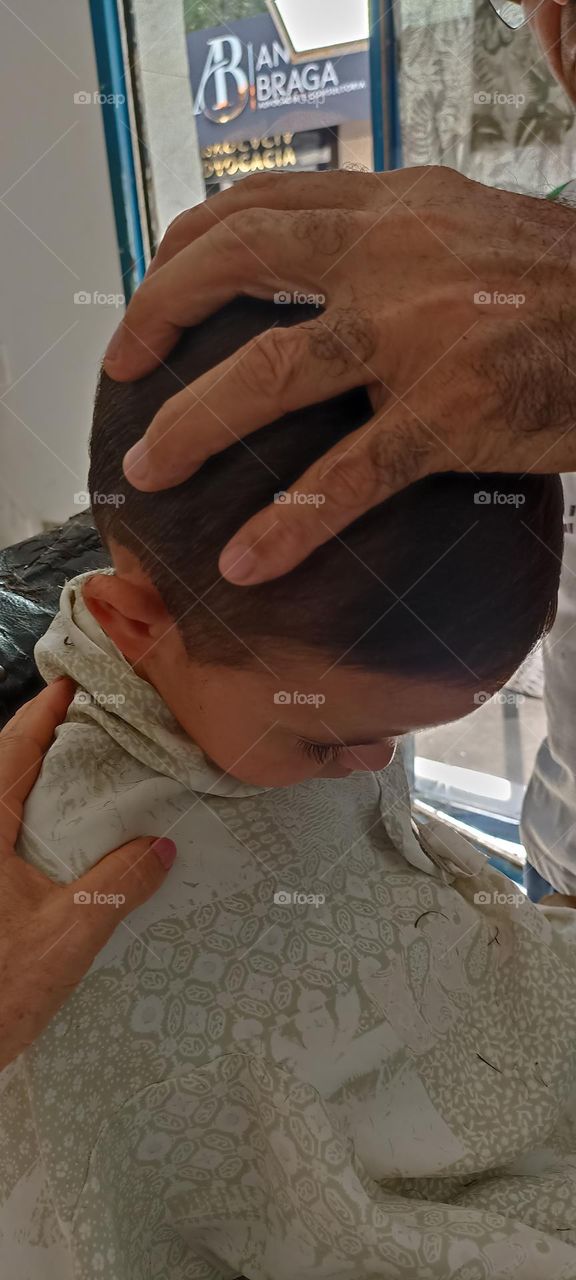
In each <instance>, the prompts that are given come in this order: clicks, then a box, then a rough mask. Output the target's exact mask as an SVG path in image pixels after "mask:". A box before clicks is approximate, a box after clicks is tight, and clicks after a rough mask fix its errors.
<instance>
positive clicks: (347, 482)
mask: <svg viewBox="0 0 576 1280" xmlns="http://www.w3.org/2000/svg"><path fill="white" fill-rule="evenodd" d="M534 2H536V0H534ZM536 7H537V9H538V10H540V9H542V7H543V6H542V4H541V3H540V4H538V5H537V6H536ZM548 8H550V6H548ZM553 8H554V10H555V11H557V10H558V6H556V5H555V6H553ZM487 226H489V227H490V226H492V227H497V229H498V253H497V254H495V253H494V250H493V243H492V239H491V237H488V238H487V237H486V227H487ZM574 231H575V225H574V215H573V212H572V211H571V210H566V209H563V208H562V207H561V206H560V205H552V204H546V203H545V202H543V201H541V200H539V199H534V198H531V197H528V196H524V195H518V194H517V193H513V192H507V191H500V190H495V189H490V188H487V187H484V186H482V185H481V184H479V183H475V182H471V181H470V180H469V179H467V178H465V177H464V176H463V175H462V174H459V173H456V172H454V171H453V170H450V169H448V168H445V167H442V168H433V167H432V168H431V167H428V168H415V169H408V170H397V171H396V172H391V173H385V174H371V173H358V172H354V173H350V172H347V171H342V172H329V173H320V174H283V175H274V174H268V175H257V176H256V177H253V178H250V179H247V180H246V181H244V182H241V183H238V184H236V185H235V186H234V187H233V188H231V189H230V190H228V191H225V192H221V193H220V194H219V195H217V196H215V197H212V198H211V199H210V200H209V201H208V202H207V203H205V204H203V205H200V206H197V207H196V208H194V209H190V210H188V211H186V213H184V214H182V215H181V216H180V217H179V218H178V219H176V222H175V223H174V224H173V225H172V227H171V228H169V230H168V232H167V234H166V236H165V239H164V241H163V243H162V245H161V247H160V249H159V252H158V255H157V259H156V261H155V263H154V264H153V266H152V268H151V270H150V271H149V273H148V275H147V278H146V280H145V281H144V283H143V284H142V285H141V287H140V289H139V290H138V291H137V293H136V294H135V296H134V298H133V299H132V301H131V303H130V305H129V307H128V310H127V314H126V317H125V320H124V322H123V324H122V325H121V327H120V329H119V331H118V332H117V335H116V336H115V340H114V344H113V345H111V347H110V349H109V351H108V353H107V357H106V363H105V368H106V370H107V372H108V373H109V374H110V375H111V376H112V377H116V378H121V379H130V378H137V377H140V376H142V374H144V373H147V372H149V371H150V370H151V369H153V368H154V367H155V366H156V365H157V364H158V362H159V361H160V360H161V359H165V358H166V357H167V354H168V352H169V351H170V350H171V348H172V347H173V345H174V343H175V341H176V339H177V337H178V335H179V334H180V332H181V330H182V328H183V327H184V326H187V325H192V324H197V323H198V322H199V321H201V320H203V319H204V318H205V317H206V316H207V315H208V314H209V313H210V312H212V311H213V310H214V309H215V308H217V307H219V306H221V305H222V304H223V303H224V302H225V301H226V300H227V299H229V298H231V297H233V296H234V295H237V294H241V293H243V294H248V295H250V294H252V295H254V296H259V297H268V298H272V297H273V296H274V295H279V296H281V298H282V299H284V298H285V297H286V295H289V296H294V290H297V291H298V293H299V295H302V294H305V295H307V296H310V295H314V296H316V297H317V298H318V299H322V300H323V304H322V305H323V307H324V310H323V312H322V313H319V315H318V318H317V319H316V320H315V321H314V322H313V323H311V324H310V323H307V324H303V325H300V326H299V327H298V328H295V329H292V330H272V331H271V332H269V333H268V334H264V335H262V336H261V337H260V338H258V340H257V341H252V342H249V343H248V344H247V345H246V346H244V347H243V348H242V350H241V351H240V352H239V353H238V354H236V355H235V356H234V358H228V359H225V360H224V361H223V362H221V363H220V364H219V365H218V366H217V367H216V368H215V369H212V370H210V371H209V372H205V373H204V374H203V375H202V376H201V377H197V378H196V379H195V380H194V381H193V382H192V383H191V387H190V389H186V390H184V389H183V388H181V389H180V391H179V393H178V394H177V395H176V396H173V397H172V398H171V399H170V400H168V402H167V404H166V405H165V406H163V407H162V408H161V410H160V411H159V412H158V414H157V416H156V418H155V420H154V422H153V423H151V424H150V426H149V427H148V430H147V431H146V433H145V437H144V441H143V442H140V444H138V446H137V449H136V450H135V451H134V450H131V452H130V455H129V457H128V458H127V460H126V466H127V468H128V470H127V474H128V475H129V477H130V479H131V481H132V483H134V484H135V485H137V486H138V487H140V488H142V489H144V490H146V489H147V490H150V491H152V490H155V489H159V488H163V487H166V486H169V485H174V484H177V483H179V482H180V481H182V480H183V479H185V478H186V477H187V476H189V475H190V474H191V473H192V472H193V471H194V470H195V469H197V468H198V467H199V466H200V465H201V464H202V463H203V461H204V460H205V459H206V458H209V457H210V456H211V455H212V454H214V453H216V452H219V451H220V450H222V449H226V448H227V446H228V445H229V444H230V443H231V441H234V440H238V439H241V438H244V437H246V436H247V435H249V434H250V432H253V431H254V430H255V429H256V428H258V427H260V426H262V424H264V423H268V422H270V421H272V420H273V419H274V418H276V417H278V416H279V414H280V413H282V412H286V411H288V410H294V409H298V408H300V407H302V406H304V405H309V404H310V403H317V402H318V401H319V400H325V399H328V398H330V397H332V396H334V395H336V394H338V393H341V392H344V391H346V390H347V389H349V388H350V387H357V386H360V385H367V386H371V387H372V388H373V390H374V397H375V405H376V408H377V412H376V413H375V414H373V415H372V417H371V419H370V421H369V422H368V423H367V424H365V426H364V427H363V428H362V430H361V431H357V432H356V433H355V434H351V436H350V438H349V440H348V441H346V442H345V444H344V445H341V446H338V447H337V448H336V449H334V450H332V451H331V452H329V453H328V454H327V456H326V457H325V458H324V459H322V460H321V461H319V462H318V463H317V464H315V466H314V468H312V469H310V470H308V471H304V472H302V473H301V477H300V480H299V481H298V484H297V488H298V490H299V491H300V492H302V493H307V494H310V495H313V494H317V493H320V494H321V495H322V498H323V510H322V512H320V511H319V509H318V507H317V506H316V505H315V504H314V503H312V502H311V503H310V504H308V505H302V506H296V505H294V504H291V505H289V506H286V508H285V509H284V510H282V511H281V512H278V511H275V510H274V509H273V508H271V507H268V508H267V509H265V510H263V511H261V512H260V513H259V514H255V515H254V516H253V518H252V519H251V520H249V521H248V522H245V523H244V525H243V527H242V529H241V530H240V533H237V534H236V536H235V537H234V538H233V539H232V541H231V545H230V546H229V548H228V551H227V554H226V556H223V558H222V560H221V570H222V572H223V573H225V574H226V576H228V577H229V579H230V580H231V581H235V582H238V583H240V584H243V585H245V584H253V583H257V582H262V581H265V580H268V579H270V578H273V577H275V576H276V575H278V574H281V573H285V572H287V571H288V570H289V569H291V568H292V567H293V566H294V565H297V564H298V563H299V562H300V561H301V560H302V559H304V558H305V557H306V556H307V555H309V554H310V552H311V551H312V550H313V549H315V548H316V547H318V546H320V545H321V544H322V543H324V542H326V541H327V540H328V539H330V538H331V537H333V535H334V534H335V533H338V532H339V531H341V530H342V529H344V528H346V527H347V526H348V525H349V523H350V522H351V521H353V520H354V519H355V518H356V517H357V516H358V515H360V514H361V513H363V512H365V511H367V510H370V509H371V508H372V507H373V506H374V505H376V504H377V503H380V502H382V501H383V500H384V499H385V498H387V497H388V496H389V495H390V494H393V493H395V492H397V491H398V490H399V489H401V488H402V487H403V486H405V485H407V484H411V483H412V482H414V481H415V480H417V479H419V478H420V477H422V476H425V475H428V474H432V473H435V472H438V471H443V470H447V469H448V468H450V469H451V470H456V471H462V472H466V471H470V470H472V471H482V472H486V471H497V470H499V469H500V468H501V467H502V465H503V464H504V465H505V468H506V470H507V471H509V472H514V471H517V472H520V473H523V472H526V471H528V470H532V471H544V470H546V471H547V472H549V471H562V470H566V471H569V470H574V469H575V467H576V443H575V442H576V436H575V434H574V433H573V432H571V431H570V430H568V429H567V428H568V427H569V425H570V423H571V421H572V400H573V385H572V375H571V368H572V365H573V364H574V355H575V353H574V351H573V350H572V346H573V345H574V343H575V338H574V335H573V333H572V331H571V330H567V326H566V324H565V323H564V320H563V317H564V316H565V315H570V314H571V307H572V301H573V297H574V293H575V292H576V257H575V255H574V254H573V252H571V251H570V250H571V241H570V237H572V236H573V234H574ZM573 277H574V278H573ZM519 281H521V282H522V284H521V285H520V286H519V285H518V282H519ZM519 288H520V289H521V292H519V291H518V290H519ZM503 290H504V292H505V293H506V294H513V295H514V296H517V297H518V298H519V299H521V304H520V302H518V305H517V307H516V309H515V310H512V311H511V308H510V307H503V306H498V305H492V300H493V299H494V300H497V299H498V298H500V297H501V294H502V291H503ZM278 310H279V311H280V310H281V308H280V307H279V308H278ZM504 325H505V336H504V328H503V326H504ZM571 344H572V345H571ZM550 406H553V409H554V415H553V418H551V414H550ZM239 523H240V522H239Z"/></svg>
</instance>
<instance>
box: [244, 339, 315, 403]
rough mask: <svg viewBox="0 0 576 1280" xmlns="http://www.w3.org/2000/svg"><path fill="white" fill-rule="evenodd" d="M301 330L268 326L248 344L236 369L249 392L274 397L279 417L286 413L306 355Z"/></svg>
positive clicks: (268, 398)
mask: <svg viewBox="0 0 576 1280" xmlns="http://www.w3.org/2000/svg"><path fill="white" fill-rule="evenodd" d="M305 341H306V340H305V338H303V336H302V329H301V328H300V327H298V326H297V327H296V328H293V329H276V328H275V329H267V330H266V332H265V333H263V334H261V335H260V336H259V337H257V338H253V339H252V340H251V342H249V343H248V345H247V347H246V349H245V354H244V355H243V357H242V358H241V359H240V360H239V361H238V363H237V365H236V368H235V372H236V374H237V375H238V377H239V379H240V381H241V383H242V384H243V386H244V387H245V389H246V391H247V392H248V393H249V394H250V395H256V396H258V397H260V398H261V397H263V398H264V399H266V400H273V401H274V406H275V408H276V409H277V411H278V412H277V414H276V416H277V417H281V416H282V414H283V413H285V412H287V403H288V397H287V392H288V388H289V387H290V386H291V384H292V382H293V379H294V374H295V370H296V369H297V368H298V367H299V362H300V360H301V359H302V357H303V354H304V353H303V348H304V347H305Z"/></svg>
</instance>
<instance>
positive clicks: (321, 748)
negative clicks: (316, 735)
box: [298, 738, 344, 764]
mask: <svg viewBox="0 0 576 1280" xmlns="http://www.w3.org/2000/svg"><path fill="white" fill-rule="evenodd" d="M298 746H299V747H301V748H302V750H303V752H304V754H305V755H307V756H309V757H310V758H311V759H312V760H315V761H316V763H317V764H327V763H328V761H332V760H336V759H337V758H338V756H339V755H340V752H341V751H343V749H344V748H343V747H340V746H338V744H337V743H334V744H332V743H331V742H307V741H306V740H305V739H304V738H300V740H299V743H298Z"/></svg>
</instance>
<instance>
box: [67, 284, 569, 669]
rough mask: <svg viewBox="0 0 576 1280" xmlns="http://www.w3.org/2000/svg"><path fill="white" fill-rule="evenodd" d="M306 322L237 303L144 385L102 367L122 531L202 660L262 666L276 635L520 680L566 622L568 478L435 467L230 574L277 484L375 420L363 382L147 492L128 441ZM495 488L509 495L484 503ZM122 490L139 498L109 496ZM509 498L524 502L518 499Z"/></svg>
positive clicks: (106, 444) (278, 642) (105, 510)
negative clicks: (204, 379)
mask: <svg viewBox="0 0 576 1280" xmlns="http://www.w3.org/2000/svg"><path fill="white" fill-rule="evenodd" d="M304 318H308V316H307V313H305V314H304ZM301 319H302V309H301V308H294V307H291V306H286V305H282V306H278V305H274V304H272V303H269V302H260V301H256V300H253V299H246V298H243V299H237V300H236V301H234V302H232V303H230V304H229V305H228V306H226V307H224V308H223V309H222V310H221V311H219V312H217V313H216V314H215V315H213V316H211V317H210V318H209V319H207V320H205V321H204V322H203V323H202V324H200V325H199V326H197V327H196V328H193V329H189V330H187V331H186V332H185V333H184V334H183V336H182V338H181V339H180V341H179V343H178V345H177V346H176V347H175V349H174V350H173V352H172V353H171V355H170V356H169V357H168V359H167V361H166V362H165V364H164V365H161V366H160V367H159V368H158V369H156V370H155V371H154V372H153V373H151V374H149V375H148V376H147V377H145V378H142V379H141V380H140V381H138V382H132V383H121V382H113V381H112V380H111V379H110V378H109V377H108V376H107V375H106V374H105V373H102V375H101V377H100V382H99V386H98V390H97V394H96V402H95V409H94V423H93V429H92V439H91V465H90V476H89V488H90V493H91V497H92V503H93V512H94V517H95V520H96V523H97V525H98V527H99V530H100V533H101V535H102V537H103V539H104V541H105V542H108V541H109V540H110V539H113V540H114V541H115V542H116V543H119V544H120V545H122V546H124V547H127V548H129V549H130V550H131V551H132V552H133V553H134V554H135V556H136V557H137V559H138V561H139V562H140V565H141V566H142V569H143V570H144V572H145V573H146V574H147V576H148V577H149V578H150V580H151V581H152V582H153V583H154V585H155V586H156V588H157V590H158V591H159V593H160V595H161V597H162V599H163V601H164V603H165V605H166V608H167V609H168V611H169V613H170V614H171V616H172V617H173V618H174V619H175V620H176V622H177V624H178V627H179V629H180V632H181V635H182V637H183V640H184V643H185V645H186V648H187V651H188V653H189V654H190V655H191V656H193V657H194V658H195V659H197V660H198V661H200V662H205V663H217V664H224V665H228V666H246V665H253V664H254V663H255V662H256V661H257V656H258V655H259V653H261V652H263V650H262V642H268V648H270V642H271V643H272V646H273V647H275V648H276V649H279V648H280V649H281V648H282V646H286V645H287V644H290V645H296V646H298V647H299V648H300V649H309V648H316V649H319V650H322V651H324V653H327V654H330V655H333V656H334V657H335V658H336V659H339V661H340V662H341V663H344V664H346V665H349V666H354V667H356V668H361V669H364V670H372V671H388V672H391V673H397V674H399V675H400V674H401V675H405V676H413V677H424V678H426V677H430V678H431V679H439V678H442V679H446V680H451V681H455V682H458V683H467V682H470V680H471V679H472V680H473V679H474V678H476V679H477V680H478V681H479V682H480V683H481V684H490V683H492V684H495V683H497V682H502V681H503V680H505V679H507V678H508V676H509V675H510V674H511V673H512V672H513V671H514V670H515V669H516V667H517V666H518V665H519V663H520V662H521V661H522V659H523V658H524V657H525V655H526V654H527V652H528V651H529V650H530V649H531V648H532V647H533V646H534V644H535V643H536V642H537V641H538V640H539V639H540V638H541V636H542V635H543V634H544V633H545V632H546V630H547V629H548V628H549V627H550V625H551V623H552V621H553V618H554V613H555V607H556V595H557V590H558V580H559V571H560V561H561V556H562V496H561V485H560V481H559V479H558V477H556V476H541V475H523V476H519V475H507V474H506V475H501V474H498V475H484V476H482V477H480V478H478V477H476V476H475V475H472V474H468V473H464V474H459V473H458V474H457V473H446V474H441V475H434V476H430V477H429V478H427V479H425V480H421V481H419V482H418V483H417V484H413V485H411V486H410V487H409V488H408V489H405V490H404V491H403V492H401V493H398V494H396V495H395V496H394V497H392V498H389V499H388V500H387V501H386V502H383V503H381V504H380V505H379V506H377V507H376V508H374V509H373V510H371V511H369V512H368V513H367V514H366V515H364V516H362V517H361V518H360V519H358V520H356V521H355V523H354V524H352V525H351V526H350V527H349V528H348V529H346V530H345V531H344V532H343V533H341V534H340V535H339V536H338V537H335V538H332V539H331V540H330V541H329V542H327V543H326V544H325V545H324V546H322V547H320V548H319V549H318V550H317V551H315V552H314V553H313V554H312V555H311V556H310V557H309V558H308V559H307V560H306V561H305V563H304V564H302V565H300V566H299V567H298V568H296V569H294V570H293V571H292V572H291V573H289V574H286V575H284V576H283V577H281V578H278V579H276V580H275V581H272V582H266V583H264V584H262V585H260V586H254V587H240V586H233V585H231V584H230V583H228V582H227V581H225V580H224V579H223V578H221V577H220V575H219V573H218V567H217V563H218V556H219V553H220V551H221V549H222V547H223V546H224V544H225V543H226V542H227V540H228V539H229V538H230V537H231V536H232V535H233V534H234V533H235V532H236V531H237V530H238V529H239V527H240V525H241V524H242V523H243V521H244V520H246V519H247V518H248V517H249V516H251V515H253V514H254V513H255V512H256V511H258V510H259V509H260V508H261V507H263V506H265V505H266V504H267V503H268V502H270V501H271V499H272V497H273V495H274V493H276V492H278V491H280V490H286V489H288V488H289V486H290V485H291V484H293V483H294V482H295V481H296V480H297V479H298V477H299V476H300V475H301V474H302V472H303V471H304V470H305V468H306V467H307V466H308V465H309V464H310V463H312V462H313V461H314V460H315V459H316V458H318V457H320V456H321V455H322V454H323V453H325V452H326V450H327V449H329V448H330V447H331V446H332V445H334V444H335V443H336V442H337V441H339V440H341V439H342V437H343V436H345V435H347V434H348V433H349V432H350V431H352V430H353V429H355V428H356V427H358V426H360V425H361V424H362V423H364V422H365V421H366V420H367V419H368V418H369V416H370V413H371V409H370V402H369V399H368V395H367V393H366V391H365V390H364V389H363V388H361V389H358V390H353V391H351V392H349V393H347V394H345V395H340V396H337V397H336V398H334V399H332V400H330V401H326V402H324V403H322V404H318V405H313V406H311V407H308V408H306V409H302V410H298V411H297V412H295V413H291V414H288V415H286V416H285V417H284V418H282V419H280V420H279V421H277V422H274V423H273V424H272V425H271V426H268V427H265V428H263V429H261V430H260V431H257V432H254V433H253V434H251V435H250V436H248V437H247V440H246V442H239V443H236V444H234V445H232V446H231V447H230V448H228V449H226V450H224V451H223V452H222V453H220V454H218V455H217V456H216V457H214V458H211V459H210V460H209V461H208V462H207V463H206V464H205V465H204V466H203V467H202V468H201V469H200V471H198V472H197V473H196V474H195V475H194V476H192V477H191V479H189V480H187V481H186V482H185V483H184V484H181V485H179V486H177V487H175V488H172V489H167V490H164V491H162V492H159V493H142V492H139V491H138V490H136V489H134V488H133V487H132V486H131V485H130V484H129V483H128V482H127V481H126V480H125V478H124V476H123V472H122V458H123V455H124V453H125V452H126V450H127V449H128V448H129V447H130V445H132V444H133V443H134V442H135V441H136V440H137V439H138V438H139V437H140V436H141V435H142V434H143V432H144V431H145V429H146V427H147V426H148V424H149V423H150V421H151V420H152V418H153V416H154V414H155V413H156V411H157V410H158V409H159V408H160V406H161V405H162V404H163V403H164V401H165V400H166V399H167V397H169V396H171V395H173V394H174V393H175V392H176V391H178V390H180V389H181V387H182V386H183V385H184V384H187V383H188V382H191V381H192V380H193V379H194V378H196V377H198V376H199V375H200V374H202V373H203V372H205V371H206V370H207V369H209V368H211V367H212V366H213V365H215V364H217V363H218V362H219V361H220V360H222V359H224V358H225V357H226V356H229V355H231V354H232V353H233V352H234V351H236V350H237V348H238V347H240V346H241V345H242V344H243V343H244V342H246V341H247V340H248V339H249V338H251V337H254V336H256V335H257V334H260V333H262V332H263V331H264V330H265V329H268V328H270V327H271V326H272V325H274V324H280V325H287V324H288V325H289V324H294V323H296V322H298V321H299V320H301ZM481 491H482V492H483V493H484V495H485V496H486V495H488V496H489V497H490V498H491V499H492V500H491V501H488V498H486V500H485V501H482V493H481ZM479 493H480V495H481V496H480V501H479V499H478V495H479ZM495 494H496V495H497V496H496V497H495V496H494V495H495ZM95 495H97V496H98V500H95ZM111 495H120V496H121V499H122V501H121V502H120V503H112V502H110V501H106V502H104V501H102V497H103V496H104V498H106V497H109V496H111ZM508 495H515V499H514V501H513V502H509V501H503V500H502V499H503V498H504V497H505V496H508Z"/></svg>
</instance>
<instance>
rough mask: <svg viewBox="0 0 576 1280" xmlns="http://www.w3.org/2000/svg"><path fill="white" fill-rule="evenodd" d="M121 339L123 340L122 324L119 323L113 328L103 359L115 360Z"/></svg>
mask: <svg viewBox="0 0 576 1280" xmlns="http://www.w3.org/2000/svg"><path fill="white" fill-rule="evenodd" d="M123 341H124V326H123V325H121V324H119V325H118V328H117V329H115V330H114V333H113V334H112V337H111V339H110V341H109V343H108V346H107V347H106V351H105V352H104V359H105V360H116V359H117V357H118V354H119V351H120V348H121V346H122V343H123Z"/></svg>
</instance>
